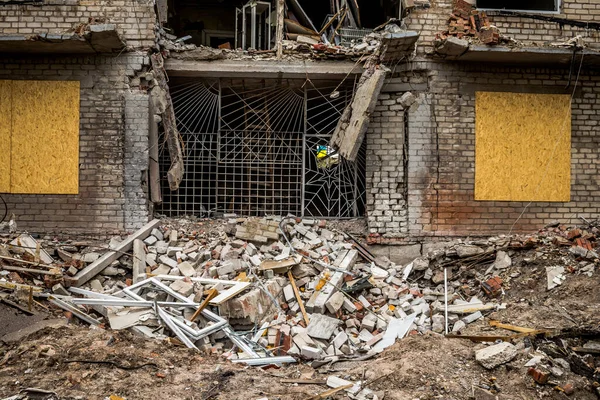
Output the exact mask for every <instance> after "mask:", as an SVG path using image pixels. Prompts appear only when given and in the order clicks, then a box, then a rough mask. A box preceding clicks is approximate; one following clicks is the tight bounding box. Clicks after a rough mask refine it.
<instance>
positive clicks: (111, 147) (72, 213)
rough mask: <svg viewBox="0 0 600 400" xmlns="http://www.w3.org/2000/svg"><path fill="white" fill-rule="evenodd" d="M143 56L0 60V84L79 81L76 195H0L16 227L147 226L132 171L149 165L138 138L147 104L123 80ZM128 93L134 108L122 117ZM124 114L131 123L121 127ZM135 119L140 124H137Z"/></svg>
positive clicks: (94, 229) (97, 229) (99, 229)
mask: <svg viewBox="0 0 600 400" xmlns="http://www.w3.org/2000/svg"><path fill="white" fill-rule="evenodd" d="M145 54H146V53H145V52H140V53H123V54H121V55H119V56H116V57H115V56H110V57H104V56H88V57H69V56H61V57H57V56H53V57H22V58H9V57H4V58H2V59H1V60H0V79H36V80H78V81H80V84H81V93H80V99H81V100H80V136H79V137H80V142H79V143H80V152H79V156H80V168H79V194H78V195H3V197H4V198H5V200H6V202H7V203H8V210H9V213H14V214H15V215H16V217H17V223H18V226H19V228H20V229H26V230H29V231H32V232H78V233H92V234H109V233H114V232H118V231H123V230H124V229H133V228H135V227H137V226H139V225H141V224H143V223H144V222H146V221H147V219H148V216H147V213H146V214H144V213H143V212H141V211H139V210H138V209H137V208H136V207H138V206H139V205H140V203H141V198H140V196H141V194H142V192H143V188H142V186H141V177H140V172H139V171H136V170H135V169H140V168H145V166H144V165H142V164H143V163H141V159H142V158H144V157H146V162H147V145H145V144H144V140H147V139H145V138H144V139H143V138H142V137H141V136H142V134H143V133H142V130H143V124H144V123H145V124H146V126H147V118H148V114H147V113H148V111H147V104H148V102H147V98H146V100H143V97H144V96H142V98H140V95H137V96H136V95H133V96H132V95H128V93H129V90H130V89H129V85H128V81H129V78H128V75H130V76H131V75H133V74H135V73H136V72H137V71H139V70H141V69H142V68H143V65H144V64H147V62H148V58H147V56H146V55H145ZM126 95H127V97H128V98H131V99H132V103H131V105H132V106H133V107H132V108H131V110H130V111H129V112H128V113H126V112H125V111H126V104H125V97H126ZM143 104H146V111H145V114H144V106H143ZM126 116H127V118H130V120H129V122H128V123H127V124H126V123H125V121H126V120H127V118H126ZM144 121H145V122H144ZM138 122H139V123H140V124H142V125H140V126H139V127H136V126H135V125H136V124H137V123H138ZM126 128H130V130H131V132H128V131H127V129H126ZM126 137H127V140H126V139H125V138H126ZM130 146H131V147H130ZM138 152H139V153H138ZM134 153H135V156H134V155H133V154H134ZM126 157H127V161H125V160H126ZM126 193H127V195H126ZM9 215H10V214H9Z"/></svg>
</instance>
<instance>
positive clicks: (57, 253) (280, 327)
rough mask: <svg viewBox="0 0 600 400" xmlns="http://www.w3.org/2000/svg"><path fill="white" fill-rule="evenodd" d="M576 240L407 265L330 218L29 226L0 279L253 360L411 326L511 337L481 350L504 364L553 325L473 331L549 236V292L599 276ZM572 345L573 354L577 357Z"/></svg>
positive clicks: (315, 361)
mask: <svg viewBox="0 0 600 400" xmlns="http://www.w3.org/2000/svg"><path fill="white" fill-rule="evenodd" d="M568 236H569V232H568V231H567V230H566V229H561V228H548V229H547V230H545V231H543V232H542V233H540V234H538V235H530V236H513V237H495V238H489V239H487V240H479V241H461V240H459V241H456V242H451V243H449V244H447V245H445V246H444V247H436V248H435V249H434V250H432V251H431V252H429V253H428V254H424V255H422V256H420V257H417V258H416V259H414V260H413V261H412V262H410V263H408V264H407V265H396V264H394V263H393V262H391V261H389V260H388V259H386V258H382V257H375V256H373V255H372V254H370V253H369V251H368V248H367V247H365V246H363V245H361V244H360V243H357V242H356V241H355V239H353V238H351V237H349V236H348V235H346V234H345V233H344V232H341V231H339V230H337V229H335V228H333V227H328V226H327V224H326V223H325V222H324V221H322V222H317V221H309V220H306V221H303V220H302V219H300V218H295V217H287V218H275V217H269V218H231V219H229V220H226V221H224V222H222V229H220V230H219V231H218V232H216V233H214V234H207V233H200V232H197V231H195V230H194V229H193V225H192V227H191V228H190V227H188V228H181V227H179V228H177V227H176V226H174V225H173V224H172V223H171V222H169V221H165V222H164V223H162V222H161V221H159V220H154V221H152V222H150V223H149V224H148V225H146V226H145V227H143V228H141V229H140V230H138V231H136V232H134V233H133V234H131V235H129V236H128V237H126V238H114V239H113V240H111V245H109V246H101V245H96V244H92V243H86V242H77V241H71V242H67V243H61V242H58V243H54V246H51V245H50V243H46V242H38V241H36V240H35V239H34V238H33V237H31V236H29V235H20V236H18V237H17V238H9V239H6V240H3V243H5V244H4V245H3V246H2V247H0V258H1V259H2V261H3V265H2V269H1V272H0V276H1V278H0V289H1V290H2V292H4V293H3V294H2V299H4V300H5V301H7V302H10V303H9V304H13V305H14V306H15V307H20V308H22V309H24V310H27V309H28V308H29V309H31V307H32V304H33V302H34V301H37V302H39V301H44V300H47V301H48V302H49V303H50V307H52V308H53V309H55V310H62V311H64V312H65V313H67V314H68V315H70V316H71V315H72V317H73V318H77V319H79V320H81V321H82V322H83V323H85V324H89V325H91V326H94V327H95V328H100V329H109V328H110V329H112V330H123V329H127V330H130V331H131V332H134V333H135V334H136V335H139V336H143V337H146V338H148V339H157V340H168V341H170V342H172V343H175V344H179V345H181V346H186V347H188V348H190V349H194V350H197V351H200V352H204V353H208V354H219V355H221V356H222V357H225V358H227V359H228V360H231V361H232V362H235V363H245V364H247V365H251V366H261V365H262V366H264V365H270V364H273V365H282V364H289V363H295V362H298V361H301V362H308V363H310V364H311V365H312V366H313V367H315V368H318V367H319V366H322V365H326V364H327V365H328V364H330V363H335V362H338V361H343V360H363V359H366V358H369V357H375V356H376V355H377V354H379V353H380V352H382V351H384V350H385V349H386V348H388V347H390V346H392V345H393V344H394V343H395V342H396V341H397V340H400V339H402V338H405V337H406V336H408V335H434V336H435V335H443V334H449V335H448V337H453V338H461V337H462V338H468V339H471V340H475V341H481V342H488V343H494V342H495V341H497V340H500V341H501V342H500V343H496V344H492V345H489V346H484V347H482V348H480V349H479V350H477V351H476V352H474V358H475V359H476V360H477V362H478V363H479V364H480V365H481V366H483V367H484V368H486V369H494V368H497V367H498V366H500V365H502V364H506V363H510V362H512V360H513V359H515V357H517V354H518V347H517V346H516V345H514V344H511V343H509V342H508V340H513V341H518V340H522V339H523V338H525V337H532V338H534V337H536V335H539V334H544V335H545V334H547V333H548V331H543V332H542V331H538V330H535V329H529V328H519V329H520V330H519V329H517V330H516V332H517V333H514V332H513V335H512V336H510V335H509V336H506V335H504V336H502V335H493V334H492V335H488V334H486V335H483V336H481V335H480V336H473V335H470V334H463V332H464V331H465V330H466V329H467V328H468V327H469V325H473V324H476V323H480V322H481V321H487V320H489V315H490V313H493V312H496V311H499V310H504V309H506V308H507V307H510V306H511V305H510V304H505V303H503V302H502V298H503V294H504V288H503V285H504V284H505V282H509V281H510V278H511V276H514V274H515V273H517V274H518V272H517V271H518V270H517V269H516V268H517V265H526V264H527V263H528V262H529V261H528V258H526V257H525V258H524V257H523V256H522V254H525V253H526V254H531V253H535V252H537V253H540V257H544V255H543V254H545V253H543V252H542V249H543V248H544V247H545V246H546V247H548V246H551V248H552V249H553V251H557V250H560V251H562V254H563V255H562V257H563V258H564V260H565V263H566V264H565V266H562V265H552V266H547V267H545V269H544V270H543V272H544V274H543V276H541V278H542V279H544V280H546V279H547V284H548V285H547V286H548V290H555V289H556V288H557V287H558V286H560V285H561V284H562V282H564V281H565V280H566V279H569V277H568V275H569V274H571V273H574V272H575V271H576V270H574V269H573V267H569V266H567V265H572V264H574V263H575V264H578V265H579V267H580V268H579V270H580V271H581V273H582V274H584V275H585V276H591V274H594V272H595V263H594V262H591V261H590V257H594V256H593V254H592V253H594V252H593V251H592V250H589V249H585V253H584V252H577V251H574V250H573V249H577V248H579V243H580V242H577V241H576V240H577V238H575V237H573V239H568ZM577 237H579V236H577ZM587 237H589V234H588V236H587ZM557 238H560V239H557ZM557 242H559V243H560V245H556V244H555V243H557ZM42 244H43V245H42ZM67 255H68V256H67ZM515 260H519V261H518V262H516V261H515ZM546 272H547V277H546ZM544 286H545V283H544ZM494 323H495V324H494V325H493V326H494V327H498V328H504V329H511V328H510V326H509V325H507V324H502V323H498V322H494ZM40 326H43V324H41V325H40ZM507 327H508V328H507ZM513 328H514V327H513ZM517 328H518V327H517ZM13 336H14V335H13ZM0 339H2V338H0ZM2 340H7V341H9V340H10V341H14V340H15V339H14V338H11V337H7V338H4V339H2ZM590 343H591V342H590ZM585 345H586V346H592V345H593V343H592V344H589V343H586V344H585ZM592 347H593V346H592ZM580 348H582V349H585V350H581V351H582V352H584V353H585V352H588V353H590V352H592V353H593V351H594V349H595V348H594V349H592V350H589V348H591V347H589V348H587V347H584V346H580ZM573 354H574V355H572V356H571V358H570V359H569V360H570V361H567V362H566V363H567V364H568V363H569V362H573V360H577V359H578V358H577V357H580V356H579V355H577V354H579V353H577V352H574V353H573ZM538 363H539V361H536V363H535V365H537V364H538ZM530 365H534V364H530ZM555 373H556V374H558V373H559V372H558V370H556V371H555ZM592 375H593V372H592ZM330 378H331V379H329V380H328V385H330V386H331V388H332V390H334V389H335V390H337V389H339V388H341V387H344V388H345V387H347V386H348V385H351V386H348V388H346V389H340V390H344V391H345V392H347V393H349V394H352V395H353V396H356V398H368V397H367V396H368V395H369V393H370V391H369V389H368V388H366V387H363V386H361V383H360V382H356V381H347V380H345V379H342V378H336V377H330Z"/></svg>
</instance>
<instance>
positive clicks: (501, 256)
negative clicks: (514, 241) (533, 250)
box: [493, 250, 512, 270]
mask: <svg viewBox="0 0 600 400" xmlns="http://www.w3.org/2000/svg"><path fill="white" fill-rule="evenodd" d="M511 265H512V260H511V259H510V257H509V255H508V254H506V252H504V251H502V250H500V251H498V253H496V261H494V264H493V266H494V268H496V269H500V270H502V269H506V268H508V267H510V266H511Z"/></svg>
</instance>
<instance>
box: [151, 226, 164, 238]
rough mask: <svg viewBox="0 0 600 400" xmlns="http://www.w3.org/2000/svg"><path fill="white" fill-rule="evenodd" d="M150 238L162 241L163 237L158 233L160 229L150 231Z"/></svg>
mask: <svg viewBox="0 0 600 400" xmlns="http://www.w3.org/2000/svg"><path fill="white" fill-rule="evenodd" d="M150 234H151V235H152V236H154V237H155V238H156V239H157V240H164V238H165V237H164V236H163V234H162V232H161V231H160V229H158V228H154V229H152V232H151V233H150Z"/></svg>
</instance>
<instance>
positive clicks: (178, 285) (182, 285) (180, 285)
mask: <svg viewBox="0 0 600 400" xmlns="http://www.w3.org/2000/svg"><path fill="white" fill-rule="evenodd" d="M170 288H171V289H173V290H174V291H176V292H177V293H179V294H181V295H183V296H185V297H188V296H189V295H190V294H192V293H193V292H194V285H193V284H192V283H191V282H186V281H184V280H183V279H178V280H176V281H174V282H173V283H172V284H171V286H170Z"/></svg>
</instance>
